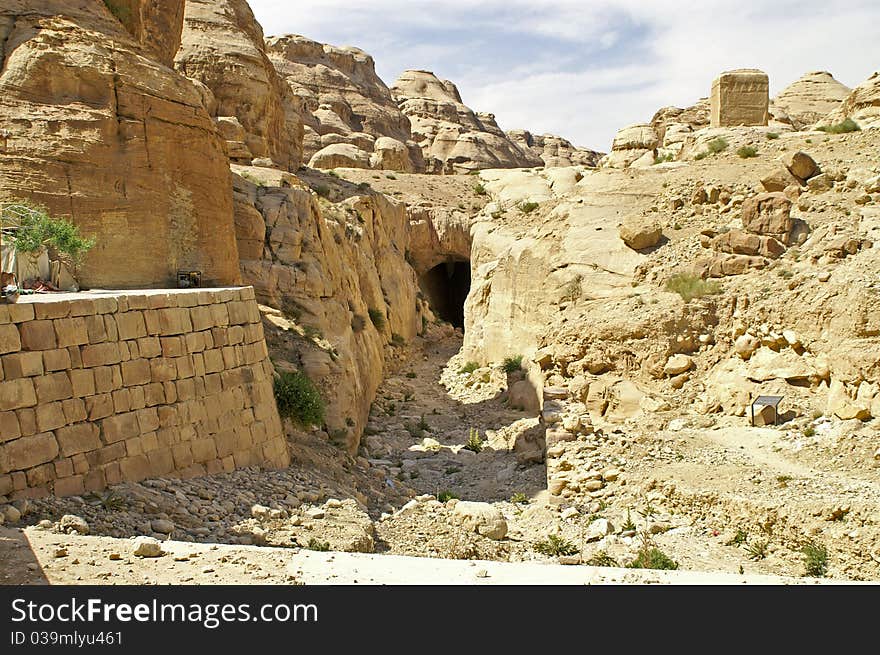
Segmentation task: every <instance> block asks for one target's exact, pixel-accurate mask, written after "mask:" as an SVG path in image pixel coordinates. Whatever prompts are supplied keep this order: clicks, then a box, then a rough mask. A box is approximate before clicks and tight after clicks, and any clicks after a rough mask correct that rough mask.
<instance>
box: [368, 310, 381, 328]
mask: <svg viewBox="0 0 880 655" xmlns="http://www.w3.org/2000/svg"><path fill="white" fill-rule="evenodd" d="M367 313H368V314H369V315H370V320H371V321H372V322H373V325H375V326H376V329H377V330H381V329H382V328H384V327H385V314H383V313H382V310H381V309H373V308H371V309H368V310H367Z"/></svg>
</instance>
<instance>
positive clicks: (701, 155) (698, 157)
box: [694, 150, 709, 161]
mask: <svg viewBox="0 0 880 655" xmlns="http://www.w3.org/2000/svg"><path fill="white" fill-rule="evenodd" d="M708 156H709V151H708V150H704V151H703V152H698V153H697V154H696V155H694V161H700V160H701V159H705V158H706V157H708Z"/></svg>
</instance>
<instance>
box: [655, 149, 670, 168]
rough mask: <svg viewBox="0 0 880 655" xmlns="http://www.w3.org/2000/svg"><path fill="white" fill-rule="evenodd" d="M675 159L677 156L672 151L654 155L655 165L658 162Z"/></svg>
mask: <svg viewBox="0 0 880 655" xmlns="http://www.w3.org/2000/svg"><path fill="white" fill-rule="evenodd" d="M673 159H675V156H674V155H673V154H672V153H671V152H670V153H667V154H665V155H657V156H656V157H654V165H655V166H656V165H657V164H662V163H664V162H667V161H672V160H673Z"/></svg>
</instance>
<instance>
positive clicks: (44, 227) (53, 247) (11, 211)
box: [0, 203, 95, 270]
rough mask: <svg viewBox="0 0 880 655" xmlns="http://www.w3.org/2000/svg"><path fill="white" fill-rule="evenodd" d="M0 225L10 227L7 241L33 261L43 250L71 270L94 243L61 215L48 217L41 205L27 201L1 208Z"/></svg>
mask: <svg viewBox="0 0 880 655" xmlns="http://www.w3.org/2000/svg"><path fill="white" fill-rule="evenodd" d="M0 226H2V227H4V228H12V233H11V234H10V236H9V241H10V242H11V243H12V245H13V247H14V248H15V249H16V250H17V251H18V252H23V253H25V254H27V255H28V256H29V257H30V258H31V259H32V260H36V259H37V258H38V257H39V256H40V253H41V252H42V251H43V249H44V248H45V249H47V250H49V252H50V254H52V255H53V256H54V258H56V259H59V260H61V261H62V262H63V263H64V264H66V265H68V266H69V267H70V268H72V269H74V270H75V269H76V266H77V265H79V264H80V263H81V262H82V258H83V256H84V255H85V254H86V253H87V252H88V251H89V250H90V249H91V248H92V247H93V246H94V245H95V240H94V239H93V238H92V239H87V238H85V237H83V236H81V235H80V233H79V228H77V226H76V225H74V224H73V223H71V222H70V221H68V220H65V219H63V218H53V217H52V216H49V213H48V211H46V209H45V208H44V207H40V206H37V205H30V204H27V203H9V204H6V205H3V206H2V208H0Z"/></svg>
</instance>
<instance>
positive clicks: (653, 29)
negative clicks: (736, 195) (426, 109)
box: [249, 0, 880, 151]
mask: <svg viewBox="0 0 880 655" xmlns="http://www.w3.org/2000/svg"><path fill="white" fill-rule="evenodd" d="M249 2H250V5H251V7H252V8H253V10H254V14H255V15H256V17H257V20H258V21H259V22H260V24H261V25H262V26H263V30H264V32H265V34H266V35H267V36H269V35H278V34H287V33H293V34H301V35H303V36H306V37H309V38H311V39H314V40H316V41H320V42H322V43H331V44H333V45H338V46H344V45H351V46H357V47H359V48H361V49H362V50H364V51H366V52H368V53H369V54H371V55H372V56H373V58H374V59H375V61H376V70H377V72H378V74H379V76H380V77H381V78H382V79H383V80H384V81H385V83H386V84H388V85H389V86H390V85H391V84H392V83H393V82H394V80H395V79H397V77H398V75H400V73H401V72H403V71H404V70H407V69H423V70H430V71H433V72H434V73H435V74H436V75H437V76H438V77H440V78H441V79H448V80H452V81H453V82H454V83H455V84H456V85H457V86H458V88H459V91H460V92H461V95H462V99H463V100H464V103H465V104H466V105H468V106H469V107H471V108H472V109H474V110H475V111H485V112H491V113H493V114H495V117H496V119H497V121H498V123H499V125H500V126H501V128H502V129H504V130H510V129H528V130H529V131H531V132H533V133H535V134H544V133H550V134H557V135H560V136H563V137H565V138H567V139H569V140H570V141H572V142H573V143H574V144H575V145H577V146H580V147H588V148H592V149H595V150H601V151H607V150H609V149H610V146H611V140H612V139H613V137H614V134H615V132H616V131H617V130H618V129H619V128H620V127H623V126H625V125H629V124H631V123H639V122H648V121H650V120H651V117H652V116H653V115H654V112H655V111H656V110H657V109H659V108H660V107H665V106H668V105H675V106H678V107H687V106H689V105H691V104H693V103H694V101H696V100H698V99H699V98H701V97H705V96H708V95H709V91H710V88H711V84H712V80H713V78H715V77H716V76H717V74H718V73H720V72H722V71H725V70H731V69H735V68H760V69H761V70H763V71H765V72H766V73H767V74H768V75H769V76H770V94H771V96H772V95H774V94H776V93H778V92H779V91H781V90H782V89H784V88H785V87H786V86H787V85H788V84H790V83H791V82H793V81H795V80H796V79H797V78H799V77H800V76H801V75H803V74H804V73H806V72H809V71H815V70H826V71H829V72H831V73H832V74H833V75H834V76H835V77H836V78H837V79H838V80H840V81H841V82H843V83H844V84H846V85H847V86H850V87H852V86H855V85H857V84H859V83H861V82H862V81H864V80H865V79H867V78H868V76H869V75H870V74H871V73H872V72H874V71H875V70H878V69H880V36H878V35H880V28H878V25H880V2H878V1H877V0H848V2H846V3H835V2H828V1H827V0H797V1H792V0H772V1H770V2H764V1H761V2H756V1H752V2H749V1H743V0H691V1H690V2H682V1H673V0H597V1H591V0H543V1H542V0H530V1H529V0H442V1H436V0H410V1H409V2H406V1H403V0H249Z"/></svg>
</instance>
